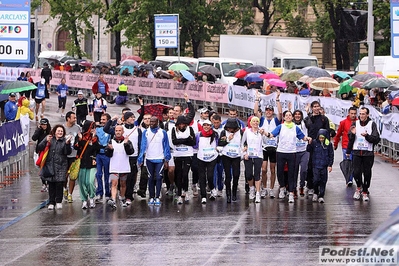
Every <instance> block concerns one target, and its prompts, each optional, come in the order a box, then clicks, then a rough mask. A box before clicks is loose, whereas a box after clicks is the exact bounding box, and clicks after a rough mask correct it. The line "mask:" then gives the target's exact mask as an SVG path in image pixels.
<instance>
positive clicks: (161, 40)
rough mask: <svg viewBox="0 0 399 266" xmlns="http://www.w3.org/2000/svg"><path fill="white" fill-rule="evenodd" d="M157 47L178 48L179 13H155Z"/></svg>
mask: <svg viewBox="0 0 399 266" xmlns="http://www.w3.org/2000/svg"><path fill="white" fill-rule="evenodd" d="M154 18H155V20H154V21H155V23H154V26H155V48H177V47H178V43H179V15H174V14H172V15H155V16H154Z"/></svg>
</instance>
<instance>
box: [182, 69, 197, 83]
mask: <svg viewBox="0 0 399 266" xmlns="http://www.w3.org/2000/svg"><path fill="white" fill-rule="evenodd" d="M180 74H181V75H182V76H183V78H185V79H187V80H188V81H194V80H195V78H194V76H193V74H191V73H190V72H188V71H187V70H180Z"/></svg>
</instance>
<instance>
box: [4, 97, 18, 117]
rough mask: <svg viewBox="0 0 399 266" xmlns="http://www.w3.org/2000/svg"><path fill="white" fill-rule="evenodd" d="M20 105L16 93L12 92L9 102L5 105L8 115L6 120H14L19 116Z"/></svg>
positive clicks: (6, 114) (5, 113)
mask: <svg viewBox="0 0 399 266" xmlns="http://www.w3.org/2000/svg"><path fill="white" fill-rule="evenodd" d="M17 111H18V106H17V101H16V95H15V93H13V92H12V93H10V94H9V95H8V102H7V103H6V104H5V106H4V115H5V116H6V121H7V122H8V121H13V120H15V117H16V116H17Z"/></svg>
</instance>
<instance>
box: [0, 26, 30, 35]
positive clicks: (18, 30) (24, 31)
mask: <svg viewBox="0 0 399 266" xmlns="http://www.w3.org/2000/svg"><path fill="white" fill-rule="evenodd" d="M29 30H30V29H29V27H28V25H6V24H0V39H1V38H3V39H5V38H28V36H29V32H28V31H29Z"/></svg>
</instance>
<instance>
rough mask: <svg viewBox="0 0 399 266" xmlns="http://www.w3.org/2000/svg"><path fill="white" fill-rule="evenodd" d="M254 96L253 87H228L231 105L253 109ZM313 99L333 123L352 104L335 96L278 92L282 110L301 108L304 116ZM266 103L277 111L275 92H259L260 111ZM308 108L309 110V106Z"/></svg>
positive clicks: (344, 114) (337, 121) (342, 115)
mask: <svg viewBox="0 0 399 266" xmlns="http://www.w3.org/2000/svg"><path fill="white" fill-rule="evenodd" d="M255 98H256V90H254V89H250V90H248V89H247V88H246V87H242V86H231V87H230V88H229V103H230V104H232V105H236V106H243V107H246V108H250V109H253V108H254V104H255ZM313 101H318V102H319V103H320V106H322V107H323V108H324V110H325V112H326V115H327V116H328V118H329V119H330V120H331V121H332V122H334V123H335V124H339V122H340V121H341V120H342V119H344V118H346V116H347V114H348V109H349V108H350V107H351V106H352V102H351V101H343V100H341V99H337V98H331V97H318V96H309V97H303V96H300V95H297V94H292V93H281V94H280V103H281V107H282V109H283V112H284V111H285V110H288V109H290V110H291V111H294V110H301V111H302V112H303V113H304V116H306V115H307V113H306V108H307V106H308V105H309V106H310V104H311V103H312V102H313ZM266 105H272V106H273V107H274V111H275V112H276V111H277V103H276V93H272V94H270V95H264V94H261V101H260V106H261V109H262V111H264V109H265V107H266ZM308 108H309V110H310V107H308Z"/></svg>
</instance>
